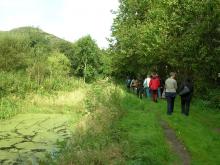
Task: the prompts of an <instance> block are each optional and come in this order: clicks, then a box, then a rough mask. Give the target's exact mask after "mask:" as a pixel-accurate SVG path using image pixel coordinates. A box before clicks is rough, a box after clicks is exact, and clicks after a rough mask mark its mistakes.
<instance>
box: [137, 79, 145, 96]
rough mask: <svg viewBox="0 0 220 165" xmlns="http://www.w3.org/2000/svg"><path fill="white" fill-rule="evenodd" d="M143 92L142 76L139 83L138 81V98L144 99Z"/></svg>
mask: <svg viewBox="0 0 220 165" xmlns="http://www.w3.org/2000/svg"><path fill="white" fill-rule="evenodd" d="M143 94H144V86H143V79H142V78H141V77H139V78H138V83H137V96H138V98H140V99H142V98H143Z"/></svg>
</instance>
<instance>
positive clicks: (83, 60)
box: [70, 35, 101, 81]
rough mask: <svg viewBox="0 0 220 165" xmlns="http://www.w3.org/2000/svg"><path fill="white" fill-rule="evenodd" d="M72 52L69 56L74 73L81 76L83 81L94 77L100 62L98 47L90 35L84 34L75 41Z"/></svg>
mask: <svg viewBox="0 0 220 165" xmlns="http://www.w3.org/2000/svg"><path fill="white" fill-rule="evenodd" d="M73 50H74V53H73V54H72V56H71V57H70V59H71V63H72V67H73V69H74V73H75V74H76V75H78V76H82V77H83V79H84V81H90V80H92V79H94V78H95V77H96V76H97V74H98V72H99V69H100V68H99V67H100V64H101V61H100V55H101V50H100V49H99V47H98V45H97V44H96V42H95V41H94V40H93V39H92V38H91V36H89V35H88V36H85V37H82V38H80V39H79V40H78V41H76V42H75V43H74V45H73Z"/></svg>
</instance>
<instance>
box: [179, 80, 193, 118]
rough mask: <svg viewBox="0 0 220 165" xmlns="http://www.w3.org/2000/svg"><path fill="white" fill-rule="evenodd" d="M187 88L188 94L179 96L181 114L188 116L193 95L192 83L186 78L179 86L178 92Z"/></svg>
mask: <svg viewBox="0 0 220 165" xmlns="http://www.w3.org/2000/svg"><path fill="white" fill-rule="evenodd" d="M185 86H187V87H188V89H189V92H188V93H186V94H183V95H181V113H182V114H184V115H186V116H188V115H189V107H190V102H191V99H192V94H193V83H192V80H191V79H190V78H186V79H185V80H183V81H182V82H181V84H180V86H179V92H181V91H182V90H183V89H184V87H185Z"/></svg>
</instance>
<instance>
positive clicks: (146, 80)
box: [143, 75, 151, 98]
mask: <svg viewBox="0 0 220 165" xmlns="http://www.w3.org/2000/svg"><path fill="white" fill-rule="evenodd" d="M150 80H151V78H150V75H147V77H146V78H145V79H144V84H143V85H144V91H145V95H146V97H148V98H149V97H150V96H151V95H150V88H149V83H150Z"/></svg>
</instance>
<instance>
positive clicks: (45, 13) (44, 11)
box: [0, 0, 119, 48]
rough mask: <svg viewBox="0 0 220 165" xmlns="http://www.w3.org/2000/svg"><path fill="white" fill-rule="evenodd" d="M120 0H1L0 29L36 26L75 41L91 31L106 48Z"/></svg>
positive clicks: (100, 44) (101, 45)
mask: <svg viewBox="0 0 220 165" xmlns="http://www.w3.org/2000/svg"><path fill="white" fill-rule="evenodd" d="M118 5H119V3H118V0H0V30H1V31H6V30H11V29H13V28H17V27H21V26H33V27H39V28H40V29H42V30H44V31H46V32H48V33H51V34H54V35H56V36H58V37H60V38H63V39H66V40H68V41H71V42H74V41H76V40H77V39H79V38H80V37H82V36H85V35H87V34H90V35H91V36H92V38H93V39H95V40H96V41H97V44H98V45H99V46H100V47H101V48H103V47H107V46H108V42H107V41H106V37H109V36H110V34H111V30H110V29H111V25H112V22H113V17H114V15H113V14H112V13H111V12H110V11H111V10H112V9H113V10H117V8H118Z"/></svg>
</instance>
